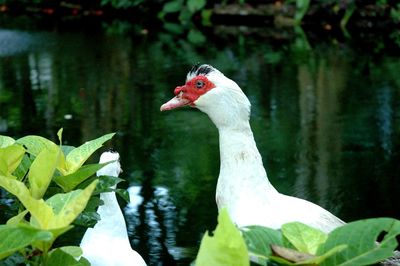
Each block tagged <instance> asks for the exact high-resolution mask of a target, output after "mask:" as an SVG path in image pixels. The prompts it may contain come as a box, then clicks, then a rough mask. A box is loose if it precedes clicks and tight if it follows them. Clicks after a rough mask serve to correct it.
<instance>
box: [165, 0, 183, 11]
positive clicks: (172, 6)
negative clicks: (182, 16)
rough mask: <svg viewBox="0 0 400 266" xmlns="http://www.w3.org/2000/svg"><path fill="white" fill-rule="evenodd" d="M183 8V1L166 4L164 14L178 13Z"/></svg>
mask: <svg viewBox="0 0 400 266" xmlns="http://www.w3.org/2000/svg"><path fill="white" fill-rule="evenodd" d="M182 6H183V0H173V1H169V2H167V3H165V5H164V7H163V10H162V11H163V12H164V13H174V12H178V11H180V10H181V9H182Z"/></svg>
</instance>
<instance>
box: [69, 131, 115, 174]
mask: <svg viewBox="0 0 400 266" xmlns="http://www.w3.org/2000/svg"><path fill="white" fill-rule="evenodd" d="M114 135H115V133H110V134H107V135H104V136H102V137H100V138H97V139H94V140H91V141H88V142H86V143H84V144H82V145H81V146H79V147H77V148H75V149H73V150H72V151H70V153H68V155H67V157H66V169H67V173H68V174H71V173H73V172H75V171H76V170H78V169H79V168H80V167H81V166H82V165H83V164H84V162H85V161H86V160H87V159H88V158H89V157H90V155H92V154H93V153H94V152H95V151H96V150H97V149H99V148H100V147H102V146H103V143H104V142H106V141H108V140H110V139H111V138H112V137H113V136H114Z"/></svg>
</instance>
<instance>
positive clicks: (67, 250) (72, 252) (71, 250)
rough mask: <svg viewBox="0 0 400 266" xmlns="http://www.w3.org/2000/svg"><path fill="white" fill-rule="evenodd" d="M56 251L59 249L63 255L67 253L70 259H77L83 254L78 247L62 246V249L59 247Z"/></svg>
mask: <svg viewBox="0 0 400 266" xmlns="http://www.w3.org/2000/svg"><path fill="white" fill-rule="evenodd" d="M58 249H61V250H62V251H64V252H65V253H67V254H69V255H71V256H72V257H75V258H78V257H80V256H82V253H83V252H82V249H81V248H80V247H78V246H64V247H60V248H58ZM53 251H54V250H53ZM53 251H52V252H53Z"/></svg>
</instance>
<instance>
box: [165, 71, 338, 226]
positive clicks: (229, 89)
mask: <svg viewBox="0 0 400 266" xmlns="http://www.w3.org/2000/svg"><path fill="white" fill-rule="evenodd" d="M202 85H203V86H202ZM199 87H200V88H199ZM175 95H176V97H175V98H173V99H171V100H170V101H169V102H167V103H165V104H164V105H163V106H161V110H162V111H163V110H171V109H174V108H177V107H181V106H185V105H189V106H192V107H196V108H198V109H199V110H201V111H202V112H204V113H206V114H207V115H208V116H209V117H210V119H211V120H212V121H213V123H214V124H215V125H216V127H217V128H218V132H219V145H220V173H219V177H218V183H217V188H216V202H217V206H218V209H221V208H227V209H228V213H229V215H230V217H231V219H232V220H233V221H234V222H235V223H236V224H237V225H238V226H239V227H242V226H249V225H262V226H266V227H270V228H273V229H279V228H281V226H282V224H285V223H288V222H294V221H298V222H302V223H305V224H307V225H310V226H312V227H314V228H317V229H320V230H321V231H323V232H330V231H332V230H333V229H334V228H336V227H338V226H341V225H343V224H345V223H344V222H343V221H342V220H340V219H339V218H337V217H336V216H334V215H333V214H331V213H330V212H328V211H327V210H325V209H323V208H322V207H320V206H318V205H316V204H314V203H312V202H309V201H306V200H303V199H300V198H296V197H291V196H287V195H284V194H281V193H279V192H278V191H277V190H276V189H275V188H274V187H273V185H272V184H271V183H270V182H269V179H268V177H267V173H266V171H265V168H264V166H263V162H262V158H261V155H260V153H259V151H258V149H257V146H256V143H255V140H254V136H253V132H252V130H251V127H250V123H249V120H250V106H251V105H250V102H249V100H248V98H247V97H246V96H245V94H244V93H243V91H242V90H241V89H240V87H239V86H238V85H237V84H236V83H235V82H234V81H232V80H231V79H229V78H227V77H225V76H224V75H223V74H222V73H221V72H220V71H218V70H217V69H215V68H213V67H212V66H209V65H198V66H195V67H193V68H192V70H191V71H190V72H189V73H188V75H187V79H186V83H185V85H184V86H180V87H177V88H176V89H175Z"/></svg>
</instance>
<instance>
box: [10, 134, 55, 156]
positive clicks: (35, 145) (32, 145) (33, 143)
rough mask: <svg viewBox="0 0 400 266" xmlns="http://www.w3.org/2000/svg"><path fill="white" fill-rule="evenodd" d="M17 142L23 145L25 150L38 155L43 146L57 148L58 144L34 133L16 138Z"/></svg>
mask: <svg viewBox="0 0 400 266" xmlns="http://www.w3.org/2000/svg"><path fill="white" fill-rule="evenodd" d="M17 143H19V144H21V145H24V146H25V147H26V149H27V152H28V153H30V154H32V155H34V156H38V155H39V153H40V152H41V151H42V150H43V149H45V148H47V149H49V150H53V149H57V148H58V146H57V145H56V144H55V143H54V142H52V141H50V140H48V139H46V138H43V137H40V136H34V135H30V136H25V137H22V138H20V139H18V140H17Z"/></svg>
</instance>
